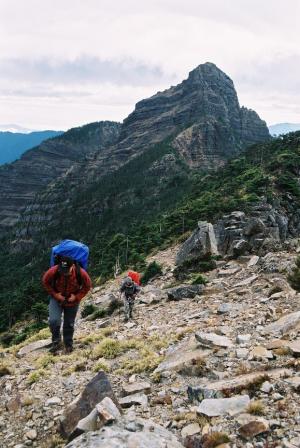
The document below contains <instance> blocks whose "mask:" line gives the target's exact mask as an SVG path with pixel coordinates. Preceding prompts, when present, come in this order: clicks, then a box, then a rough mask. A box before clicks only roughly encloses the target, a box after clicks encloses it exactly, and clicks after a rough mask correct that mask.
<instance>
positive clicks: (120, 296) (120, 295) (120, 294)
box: [118, 292, 122, 330]
mask: <svg viewBox="0 0 300 448" xmlns="http://www.w3.org/2000/svg"><path fill="white" fill-rule="evenodd" d="M119 299H120V302H121V301H122V293H121V292H120V293H119ZM120 320H121V305H120V306H119V321H118V330H119V329H120Z"/></svg>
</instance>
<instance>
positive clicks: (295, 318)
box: [264, 311, 300, 335]
mask: <svg viewBox="0 0 300 448" xmlns="http://www.w3.org/2000/svg"><path fill="white" fill-rule="evenodd" d="M299 324H300V311H296V312H295V313H291V314H287V315H286V316H283V317H281V318H280V319H279V320H277V321H276V322H273V323H272V324H270V325H267V326H266V327H265V328H264V333H265V334H281V335H284V334H286V333H288V332H289V331H290V330H292V329H293V328H295V327H296V326H297V325H299Z"/></svg>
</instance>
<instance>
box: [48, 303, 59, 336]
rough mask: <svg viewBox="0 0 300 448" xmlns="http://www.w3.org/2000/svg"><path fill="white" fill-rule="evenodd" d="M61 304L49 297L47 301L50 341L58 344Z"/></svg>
mask: <svg viewBox="0 0 300 448" xmlns="http://www.w3.org/2000/svg"><path fill="white" fill-rule="evenodd" d="M61 314H62V307H61V305H60V304H59V303H58V302H57V301H56V300H55V299H53V297H50V302H49V327H50V330H51V333H52V343H53V344H56V345H59V343H60V326H61Z"/></svg>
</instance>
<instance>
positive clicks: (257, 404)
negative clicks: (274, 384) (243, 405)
mask: <svg viewBox="0 0 300 448" xmlns="http://www.w3.org/2000/svg"><path fill="white" fill-rule="evenodd" d="M247 412H248V414H252V415H265V413H266V407H265V405H264V404H263V403H262V402H261V401H259V400H257V401H252V402H251V403H250V404H249V405H248V406H247Z"/></svg>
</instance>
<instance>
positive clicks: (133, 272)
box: [127, 271, 141, 286]
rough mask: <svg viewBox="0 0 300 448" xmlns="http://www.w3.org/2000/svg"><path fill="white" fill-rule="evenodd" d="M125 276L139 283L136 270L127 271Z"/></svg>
mask: <svg viewBox="0 0 300 448" xmlns="http://www.w3.org/2000/svg"><path fill="white" fill-rule="evenodd" d="M127 276H128V277H130V278H131V279H132V280H133V281H134V283H136V284H137V285H139V286H140V285H141V276H140V274H139V273H138V272H135V271H128V274H127Z"/></svg>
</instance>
